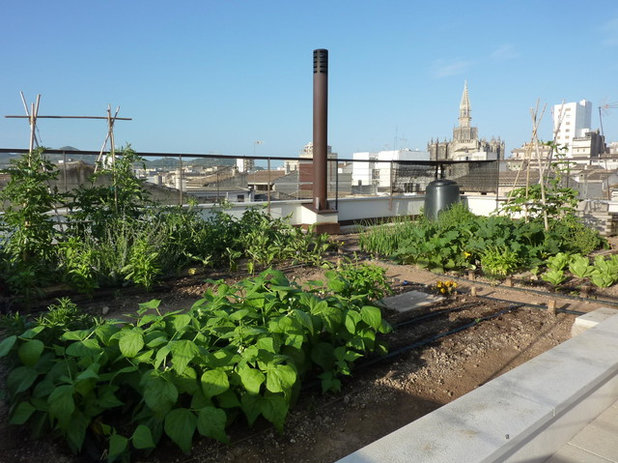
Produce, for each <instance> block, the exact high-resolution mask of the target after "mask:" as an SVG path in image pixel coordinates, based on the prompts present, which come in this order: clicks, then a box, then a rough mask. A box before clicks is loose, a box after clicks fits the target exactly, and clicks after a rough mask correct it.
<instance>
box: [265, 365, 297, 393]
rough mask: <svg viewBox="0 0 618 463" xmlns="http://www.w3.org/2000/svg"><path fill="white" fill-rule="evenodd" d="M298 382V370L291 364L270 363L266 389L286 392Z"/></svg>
mask: <svg viewBox="0 0 618 463" xmlns="http://www.w3.org/2000/svg"><path fill="white" fill-rule="evenodd" d="M295 382H296V370H294V368H293V367H292V366H290V365H269V366H268V367H267V370H266V389H268V390H269V391H270V392H285V391H287V390H289V389H290V388H291V387H292V386H293V385H294V383H295Z"/></svg>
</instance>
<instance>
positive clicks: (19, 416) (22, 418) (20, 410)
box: [9, 402, 36, 424]
mask: <svg viewBox="0 0 618 463" xmlns="http://www.w3.org/2000/svg"><path fill="white" fill-rule="evenodd" d="M35 410H36V409H35V408H34V407H33V406H32V404H31V403H30V402H20V403H19V405H17V407H15V410H13V413H12V414H11V420H10V421H9V423H11V424H24V423H25V422H26V421H28V418H30V416H31V415H32V413H33V412H34V411H35Z"/></svg>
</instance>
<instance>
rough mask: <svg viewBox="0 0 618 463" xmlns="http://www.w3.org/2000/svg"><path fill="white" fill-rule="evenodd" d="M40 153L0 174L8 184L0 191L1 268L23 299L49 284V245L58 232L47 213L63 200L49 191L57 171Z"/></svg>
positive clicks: (53, 257)
mask: <svg viewBox="0 0 618 463" xmlns="http://www.w3.org/2000/svg"><path fill="white" fill-rule="evenodd" d="M43 152H44V149H43V148H39V149H36V150H34V151H33V152H31V153H27V154H25V155H23V156H22V157H21V158H19V159H17V160H12V161H11V166H10V167H9V168H8V169H4V170H3V171H2V173H5V174H9V175H10V180H9V182H8V184H7V185H6V186H5V187H4V188H3V189H2V191H0V201H1V202H2V203H3V204H4V207H3V212H4V213H3V215H2V222H1V228H2V242H1V255H0V257H1V260H0V268H1V271H2V274H3V275H5V280H6V282H7V283H8V285H9V287H10V288H11V290H12V291H13V292H15V293H18V294H21V295H23V296H25V297H26V298H29V297H31V296H34V295H36V294H37V290H38V288H39V287H40V284H41V282H45V281H50V279H51V278H52V277H53V273H54V272H53V269H54V267H55V264H56V250H55V249H54V248H53V247H52V246H51V243H52V241H53V240H54V239H55V237H56V236H57V231H56V230H55V228H54V221H53V219H52V217H51V216H50V215H49V214H48V212H49V211H50V210H51V209H53V208H54V207H56V206H57V205H58V204H59V203H60V202H61V200H62V196H61V195H60V194H59V193H58V191H57V190H56V189H54V188H51V187H50V183H49V182H51V181H52V180H54V179H56V177H57V176H58V171H57V170H56V168H55V166H54V165H53V164H52V163H50V162H49V161H47V160H46V159H45V158H44V157H43Z"/></svg>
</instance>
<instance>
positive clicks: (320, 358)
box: [311, 342, 335, 370]
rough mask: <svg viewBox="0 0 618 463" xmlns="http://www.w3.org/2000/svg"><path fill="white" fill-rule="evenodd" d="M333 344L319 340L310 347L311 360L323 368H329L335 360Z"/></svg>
mask: <svg viewBox="0 0 618 463" xmlns="http://www.w3.org/2000/svg"><path fill="white" fill-rule="evenodd" d="M333 349H334V348H333V345H332V344H330V343H328V342H320V343H318V344H316V345H315V346H313V348H312V349H311V360H313V362H314V363H316V364H318V365H319V366H320V367H322V369H324V370H330V369H331V368H332V366H333V363H334V362H335V356H334V354H333Z"/></svg>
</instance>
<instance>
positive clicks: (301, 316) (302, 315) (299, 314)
mask: <svg viewBox="0 0 618 463" xmlns="http://www.w3.org/2000/svg"><path fill="white" fill-rule="evenodd" d="M293 313H294V316H295V317H296V319H297V320H298V321H299V322H300V324H301V325H302V326H304V327H305V328H307V330H309V333H311V334H312V335H313V320H312V319H311V315H309V314H308V313H307V312H304V311H302V310H299V309H294V311H293Z"/></svg>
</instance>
